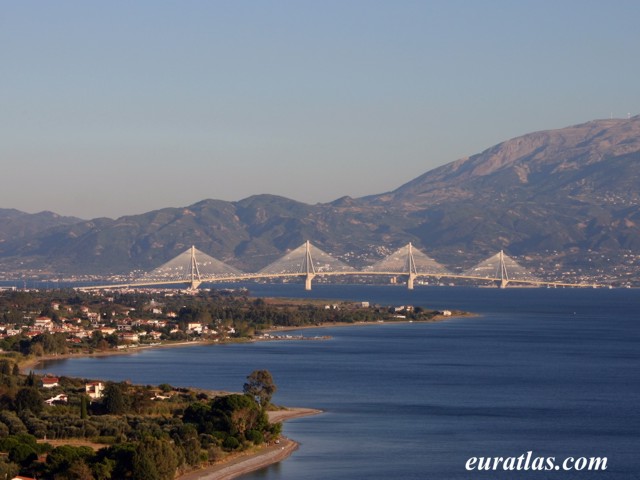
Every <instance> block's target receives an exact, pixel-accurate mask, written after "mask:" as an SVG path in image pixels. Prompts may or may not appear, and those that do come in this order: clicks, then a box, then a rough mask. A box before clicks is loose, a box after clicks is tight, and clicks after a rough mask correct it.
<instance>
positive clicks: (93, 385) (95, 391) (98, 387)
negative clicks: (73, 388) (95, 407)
mask: <svg viewBox="0 0 640 480" xmlns="http://www.w3.org/2000/svg"><path fill="white" fill-rule="evenodd" d="M103 391H104V383H102V382H89V383H87V384H85V386H84V392H85V393H86V394H87V396H88V397H89V398H90V399H92V400H97V399H98V398H102V392H103Z"/></svg>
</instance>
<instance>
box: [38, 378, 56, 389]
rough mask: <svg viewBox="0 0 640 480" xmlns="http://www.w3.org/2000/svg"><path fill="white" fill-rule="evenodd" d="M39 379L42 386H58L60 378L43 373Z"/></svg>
mask: <svg viewBox="0 0 640 480" xmlns="http://www.w3.org/2000/svg"><path fill="white" fill-rule="evenodd" d="M40 381H41V382H42V387H43V388H53V387H59V386H60V379H59V378H58V377H53V376H51V375H45V376H44V377H42V379H41V380H40Z"/></svg>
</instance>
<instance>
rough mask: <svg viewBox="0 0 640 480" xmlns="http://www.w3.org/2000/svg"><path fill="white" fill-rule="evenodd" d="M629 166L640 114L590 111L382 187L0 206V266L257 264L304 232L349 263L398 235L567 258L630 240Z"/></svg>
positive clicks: (81, 268)
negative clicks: (186, 201) (101, 208)
mask: <svg viewBox="0 0 640 480" xmlns="http://www.w3.org/2000/svg"><path fill="white" fill-rule="evenodd" d="M638 178H640V116H636V117H632V118H630V119H628V120H593V121H590V122H586V123H583V124H579V125H574V126H570V127H566V128H563V129H556V130H544V131H539V132H533V133H530V134H526V135H522V136H519V137H515V138H512V139H510V140H507V141H505V142H501V143H499V144H497V145H494V146H492V147H490V148H488V149H486V150H484V151H483V152H480V153H478V154H476V155H472V156H470V157H467V158H462V159H459V160H456V161H454V162H451V163H448V164H446V165H443V166H440V167H437V168H435V169H432V170H430V171H427V172H425V173H424V174H422V175H420V176H418V177H416V178H415V179H413V180H411V181H409V182H407V183H405V184H403V185H401V186H399V187H398V188H396V189H394V190H391V191H389V192H386V193H382V194H379V195H369V196H366V197H361V198H351V197H348V196H345V197H341V198H338V199H336V200H334V201H332V202H329V203H318V204H315V205H310V204H305V203H302V202H297V201H295V200H291V199H288V198H285V197H281V196H277V195H253V196H250V197H248V198H245V199H242V200H239V201H236V202H226V201H223V200H215V199H204V200H201V201H199V202H196V203H194V204H192V205H189V206H186V207H167V208H162V209H158V210H154V211H151V212H147V213H144V214H138V215H128V216H123V217H119V218H117V219H107V218H101V219H93V220H81V219H75V218H73V217H59V216H56V214H48V215H47V214H45V215H44V216H42V218H37V217H32V216H30V215H40V214H24V212H19V211H17V210H9V209H0V220H2V222H1V223H0V225H1V227H0V269H2V270H4V271H5V272H11V271H12V270H18V269H22V270H24V269H35V268H36V267H40V269H41V270H46V271H50V272H67V273H68V272H71V273H98V274H104V273H125V272H128V271H131V270H134V269H149V268H153V267H156V266H158V265H160V264H161V263H163V262H164V261H166V260H168V259H170V258H172V257H173V256H175V255H177V254H179V253H181V252H182V251H183V250H185V249H187V248H188V247H190V246H191V245H196V247H197V248H198V249H200V250H202V251H204V252H206V253H207V254H210V255H212V256H214V257H216V258H218V259H220V260H222V261H225V262H228V263H231V264H234V266H237V267H239V268H242V269H245V270H254V271H255V270H257V269H258V268H260V267H262V266H264V265H266V264H267V263H269V262H270V261H273V260H275V259H276V258H278V257H279V256H281V255H282V254H283V253H284V252H286V251H287V250H289V249H292V248H295V247H297V246H298V245H300V244H301V243H302V242H304V241H305V240H307V239H309V240H311V241H312V242H313V243H315V244H316V245H318V247H320V248H322V249H323V250H325V251H328V252H332V253H334V254H335V255H337V256H340V257H342V258H343V259H349V260H350V261H352V262H353V263H356V264H359V265H360V264H366V263H367V262H370V261H372V260H374V259H377V258H380V257H381V256H383V255H384V254H385V253H387V252H389V251H391V250H393V249H395V248H397V247H399V246H400V245H403V244H406V243H407V242H409V241H411V242H413V243H414V245H416V246H417V247H418V248H422V249H424V250H425V251H426V252H427V253H428V254H429V255H430V256H433V257H434V258H436V259H437V260H438V261H440V262H441V263H444V264H445V265H447V264H448V265H454V264H459V263H460V262H461V261H462V263H466V264H469V263H471V262H474V261H476V260H478V259H481V258H482V257H483V256H487V255H488V254H489V253H495V251H497V250H499V249H505V250H506V251H509V252H511V253H513V254H515V255H528V256H532V255H533V256H534V257H538V261H542V260H540V258H542V257H544V255H545V252H547V253H546V254H547V255H550V257H551V258H552V259H551V260H549V262H551V263H558V262H559V263H560V264H565V263H566V264H577V263H579V262H580V255H581V254H582V255H583V254H584V252H588V251H589V250H591V251H593V250H598V251H602V252H605V253H607V254H610V255H611V254H613V255H616V254H618V253H620V252H623V251H624V252H640V229H639V226H640V207H639V205H640V191H639V187H638V185H637V184H638V181H637V179H638ZM5 219H6V221H5ZM21 225H22V227H21ZM461 252H462V253H461ZM549 252H551V253H549ZM553 252H555V253H553ZM20 265H21V266H20ZM359 265H356V266H359Z"/></svg>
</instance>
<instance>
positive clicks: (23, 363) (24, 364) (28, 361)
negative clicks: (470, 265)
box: [18, 312, 476, 373]
mask: <svg viewBox="0 0 640 480" xmlns="http://www.w3.org/2000/svg"><path fill="white" fill-rule="evenodd" d="M474 316H476V315H475V314H473V313H469V312H463V313H457V314H454V315H451V316H444V315H436V316H435V317H433V318H431V319H429V320H413V321H411V320H393V321H384V322H327V323H322V324H319V325H301V326H293V327H273V328H270V329H266V330H262V332H263V333H283V332H290V331H297V330H309V329H314V328H332V327H360V326H368V325H389V324H406V323H436V322H443V321H447V320H451V319H454V318H461V317H474ZM294 340H295V339H294ZM240 341H243V342H245V343H251V342H266V341H271V340H270V339H263V338H260V337H254V338H249V339H246V340H240ZM228 343H232V342H213V341H195V342H194V341H191V342H171V343H161V344H154V345H141V346H138V347H130V348H127V349H123V350H113V349H109V350H100V351H94V352H80V353H61V354H55V355H43V356H41V357H28V358H25V359H22V360H20V361H19V362H18V366H19V368H20V372H21V373H28V371H29V370H31V369H35V368H38V366H39V364H40V363H43V362H47V361H51V360H66V359H70V358H90V357H110V356H113V355H134V354H136V353H138V352H141V351H144V350H151V349H157V348H174V347H187V346H193V345H201V346H202V345H225V344H228Z"/></svg>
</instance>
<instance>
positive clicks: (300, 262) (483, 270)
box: [82, 241, 595, 290]
mask: <svg viewBox="0 0 640 480" xmlns="http://www.w3.org/2000/svg"><path fill="white" fill-rule="evenodd" d="M348 275H353V276H359V277H363V276H386V277H391V278H398V277H400V278H406V282H407V288H408V289H409V290H413V288H414V284H415V281H416V279H418V278H435V279H437V280H438V281H439V279H441V278H453V279H456V278H458V279H467V280H476V281H489V282H493V283H495V284H496V285H498V286H499V287H501V288H505V287H506V286H507V285H508V284H510V283H511V284H529V285H536V286H541V285H547V286H556V287H593V286H595V285H593V284H576V283H561V282H548V281H545V280H541V279H539V278H537V277H535V276H534V275H533V274H532V273H531V272H529V271H528V270H527V269H526V268H524V267H522V266H521V265H519V264H518V263H517V262H516V261H515V260H513V259H512V258H511V257H509V256H507V255H505V253H504V252H503V251H502V250H501V251H500V252H498V253H497V254H495V255H493V256H492V257H490V258H488V259H486V260H484V261H482V262H480V263H479V264H478V265H476V266H475V267H473V268H470V269H469V270H467V271H465V272H463V273H461V274H457V273H453V272H450V271H449V270H447V269H446V268H445V267H443V266H442V265H440V264H439V263H438V262H436V261H435V260H434V259H432V258H431V257H429V256H428V255H426V254H424V253H422V252H421V251H420V250H418V249H417V248H415V247H414V246H413V245H411V243H408V244H407V245H405V246H404V247H402V248H400V249H398V250H396V251H395V252H393V253H392V254H391V255H389V256H387V257H386V258H384V259H382V260H380V261H379V262H377V263H375V264H374V265H370V266H369V267H366V268H364V269H362V270H356V269H354V268H353V267H351V266H349V265H347V264H346V263H344V262H342V261H340V260H338V259H337V258H334V257H332V256H331V255H329V254H328V253H326V252H324V251H322V250H320V249H319V248H317V247H314V246H313V245H312V244H311V242H309V241H306V242H305V243H303V244H302V245H300V246H299V247H298V248H296V249H294V250H291V251H290V252H289V253H287V254H286V255H285V256H284V257H282V258H280V259H279V260H276V261H275V262H273V263H271V264H270V265H267V266H266V267H264V268H263V269H262V270H260V271H258V272H256V273H244V272H241V271H240V270H238V269H237V268H234V267H232V266H230V265H227V264H226V263H224V262H221V261H220V260H217V259H215V258H213V257H211V256H209V255H206V254H205V253H203V252H201V251H199V250H197V249H196V248H195V247H191V248H190V249H188V250H186V251H185V252H183V253H181V254H180V255H178V256H177V257H175V258H173V259H172V260H170V261H168V262H167V263H165V264H163V265H161V266H160V267H158V268H156V269H154V270H152V271H151V272H148V273H145V274H143V275H142V276H141V277H139V278H138V279H136V280H135V281H133V282H131V283H126V284H112V285H96V286H87V287H82V289H83V290H96V289H109V288H125V287H129V288H131V287H152V286H160V285H177V284H184V285H187V287H188V288H190V289H193V290H195V289H197V288H198V287H199V286H200V285H201V284H202V283H225V282H238V281H243V280H260V279H272V278H292V277H298V278H303V279H304V284H305V289H306V290H311V283H312V281H313V279H314V278H316V277H318V276H322V277H328V276H348Z"/></svg>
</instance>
